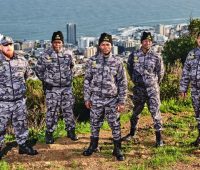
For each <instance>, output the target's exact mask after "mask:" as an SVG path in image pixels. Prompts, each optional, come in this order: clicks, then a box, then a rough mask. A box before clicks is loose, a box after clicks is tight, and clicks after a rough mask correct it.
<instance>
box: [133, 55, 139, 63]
mask: <svg viewBox="0 0 200 170" xmlns="http://www.w3.org/2000/svg"><path fill="white" fill-rule="evenodd" d="M138 61H139V58H138V56H136V55H134V57H133V62H134V63H137V62H138Z"/></svg>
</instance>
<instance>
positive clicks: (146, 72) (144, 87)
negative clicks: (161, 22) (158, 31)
mask: <svg viewBox="0 0 200 170" xmlns="http://www.w3.org/2000/svg"><path fill="white" fill-rule="evenodd" d="M127 68H128V73H129V75H130V77H131V78H132V81H133V83H134V88H133V104H134V108H133V115H132V117H131V124H132V126H133V128H136V126H137V123H138V119H139V115H140V113H141V112H142V110H143V108H144V106H145V103H147V106H148V109H149V111H150V113H151V115H152V118H153V122H154V128H155V130H156V131H160V130H162V118H161V113H160V110H159V108H160V87H159V84H160V83H161V81H162V79H163V76H164V64H163V60H162V58H161V56H159V55H157V54H156V53H155V52H153V51H152V50H151V49H150V50H149V51H148V52H147V53H146V55H145V54H144V53H143V51H142V50H141V49H139V50H137V51H135V52H133V53H132V54H131V55H130V56H129V58H128V63H127Z"/></svg>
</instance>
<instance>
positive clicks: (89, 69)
mask: <svg viewBox="0 0 200 170" xmlns="http://www.w3.org/2000/svg"><path fill="white" fill-rule="evenodd" d="M99 49H100V53H99V54H97V55H95V56H93V57H91V58H90V59H89V60H88V62H87V64H86V71H85V80H84V100H85V105H86V107H87V108H88V109H91V110H90V124H91V133H92V134H91V141H90V146H89V147H88V148H87V149H86V150H85V151H84V152H83V155H84V156H89V155H91V154H92V153H93V152H95V151H96V149H97V147H98V140H99V131H100V128H101V126H102V124H103V121H104V117H106V118H107V120H108V123H109V125H110V127H111V129H112V135H113V139H114V151H113V155H114V156H116V158H117V160H119V161H122V160H124V156H123V154H122V152H121V129H120V114H119V112H121V111H123V110H124V105H125V99H126V93H127V79H126V74H125V69H124V67H123V63H122V62H121V61H120V59H119V58H117V57H115V56H113V55H112V53H111V50H112V36H111V35H109V34H107V33H103V34H101V37H100V38H99Z"/></svg>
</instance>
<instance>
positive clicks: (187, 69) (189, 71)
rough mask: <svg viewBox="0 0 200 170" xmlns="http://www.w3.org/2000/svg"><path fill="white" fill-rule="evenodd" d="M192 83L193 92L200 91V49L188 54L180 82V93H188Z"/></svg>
mask: <svg viewBox="0 0 200 170" xmlns="http://www.w3.org/2000/svg"><path fill="white" fill-rule="evenodd" d="M190 82H191V88H192V90H193V89H194V90H195V89H197V88H198V89H200V48H195V49H193V50H191V51H190V52H189V53H188V56H187V58H186V61H185V64H184V67H183V71H182V77H181V80H180V91H181V92H187V89H188V86H189V84H190Z"/></svg>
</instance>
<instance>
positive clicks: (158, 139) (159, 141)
mask: <svg viewBox="0 0 200 170" xmlns="http://www.w3.org/2000/svg"><path fill="white" fill-rule="evenodd" d="M163 145H164V143H163V140H162V136H161V132H160V131H156V147H160V146H163Z"/></svg>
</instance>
